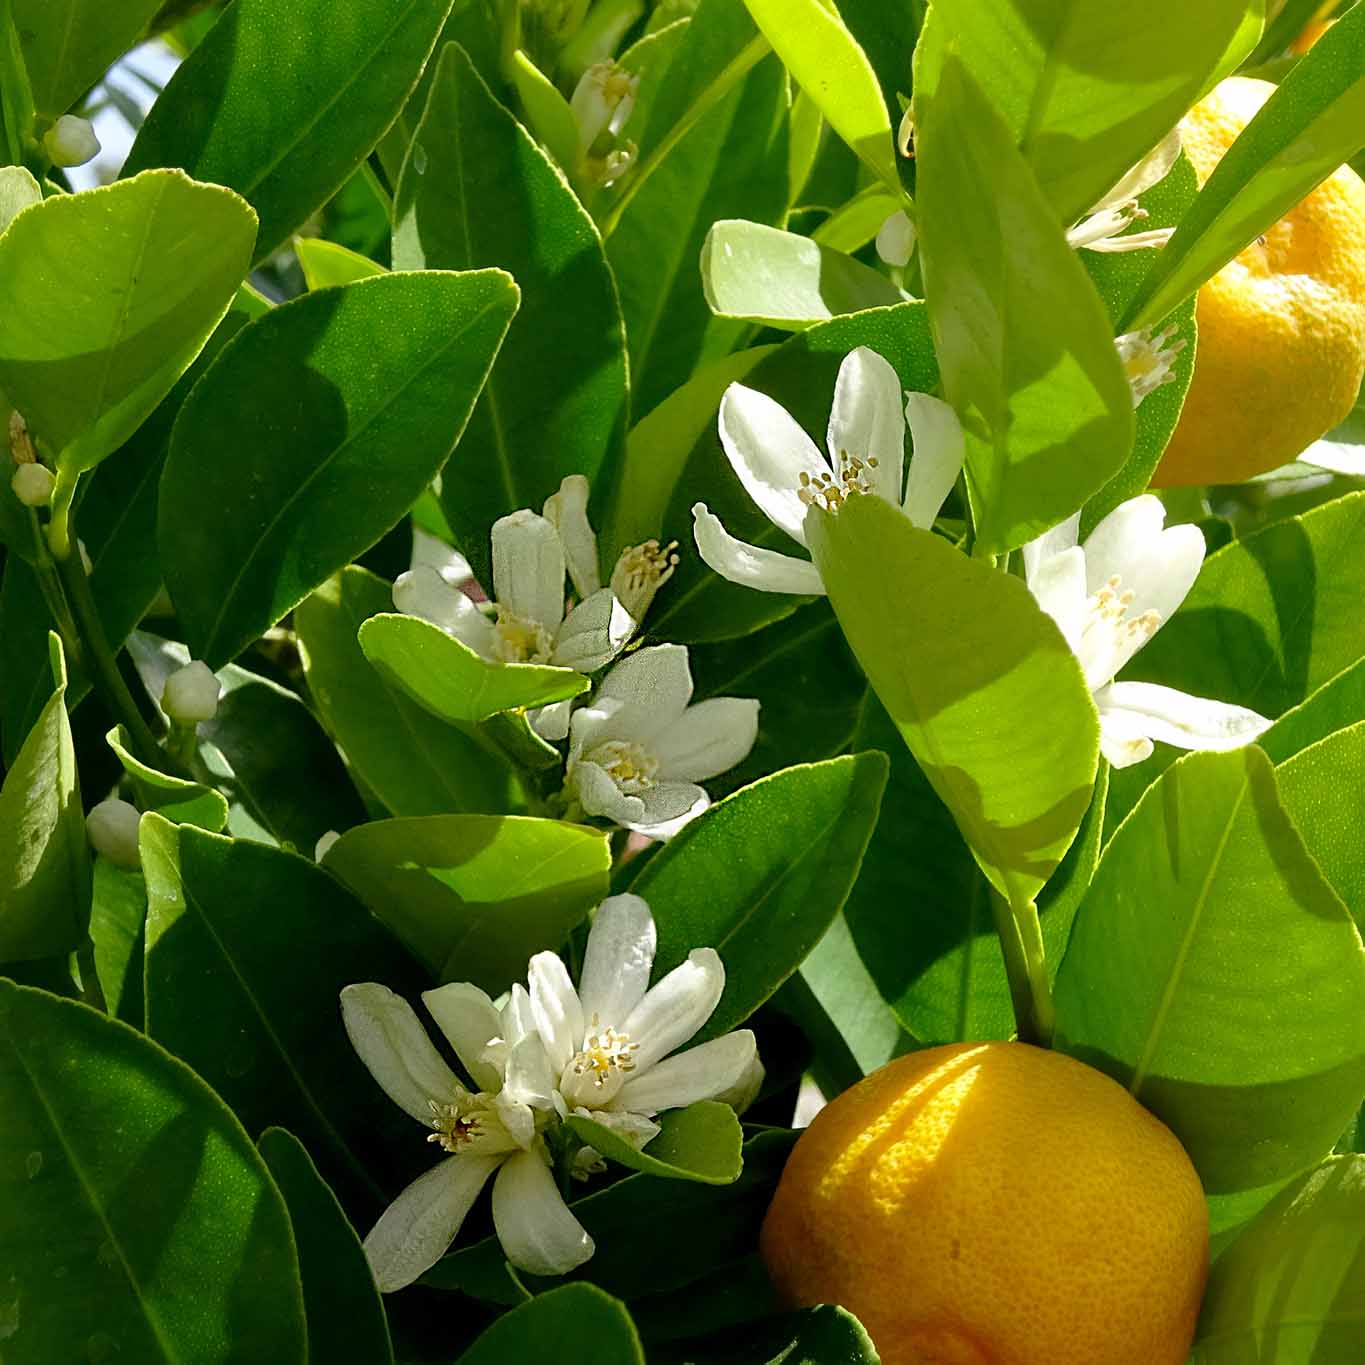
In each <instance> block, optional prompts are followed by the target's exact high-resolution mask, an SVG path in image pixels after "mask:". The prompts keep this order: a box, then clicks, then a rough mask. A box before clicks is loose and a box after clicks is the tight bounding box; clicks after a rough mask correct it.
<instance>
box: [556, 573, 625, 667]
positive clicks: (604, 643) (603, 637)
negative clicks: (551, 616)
mask: <svg viewBox="0 0 1365 1365" xmlns="http://www.w3.org/2000/svg"><path fill="white" fill-rule="evenodd" d="M635 624H636V623H635V621H634V620H633V619H632V617H631V615H630V613H629V612H628V611H627V610H626V609H625V607H623V606H622V605H621V604H620V602H618V601H617V600H616V594H615V593H614V592H612V590H611V589H610V588H601V589H599V590H598V591H597V592H595V593H593V595H592V596H591V597H588V598H585V599H584V600H583V601H582V602H580V603H579V604H578V605H577V606H576V607H575V608H574V609H573V610H572V611H571V612H570V613H569V614H568V616H567V617H566V618H565V620H564V624H563V625H562V626H560V628H559V634H558V635H557V636H556V637H555V652H554V655H553V657H552V658H551V660H550V662H551V663H555V664H558V665H559V666H560V667H561V668H576V669H577V670H578V671H579V672H580V673H596V672H597V670H598V669H599V668H605V667H606V666H607V665H608V664H609V663H610V662H611V661H612V660H613V659H614V658H615V657H616V656H617V655H618V654H619V653H620V652H621V651H622V650H623V649H624V648H625V647H626V645H627V644H628V643H629V641H630V637H631V636H632V635H634V634H635Z"/></svg>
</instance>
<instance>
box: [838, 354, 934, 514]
mask: <svg viewBox="0 0 1365 1365" xmlns="http://www.w3.org/2000/svg"><path fill="white" fill-rule="evenodd" d="M902 414H903V409H902V403H901V381H900V376H899V375H898V374H897V373H896V371H895V369H894V368H893V367H892V365H891V363H890V361H888V360H886V359H885V358H884V357H883V356H880V355H878V354H877V352H876V351H873V350H870V349H869V348H868V347H866V346H859V347H858V348H857V350H854V351H850V352H849V353H848V354H847V355H846V356H845V357H844V361H843V364H842V365H840V366H839V377H838V379H837V380H836V381H835V383H834V406H833V407H832V408H831V409H830V414H829V433H828V437H827V442H828V446H829V458H830V463H831V464H832V465H833V466H834V469H835V472H836V474H837V473H838V472H839V471H841V470H842V468H843V465H844V462H845V461H844V458H843V457H844V456H849V457H852V458H854V459H858V460H861V461H862V462H863V465H864V467H865V468H864V475H865V477H866V478H867V480H868V484H869V486H870V487H871V490H872V492H874V493H876V494H877V496H878V497H882V498H885V499H886V501H887V502H890V503H899V502H900V500H901V471H902V470H903V469H904V467H905V417H904V416H903V415H902ZM872 460H876V462H877V463H876V464H875V465H873V464H871V463H870V462H871V461H872ZM935 510H937V509H935Z"/></svg>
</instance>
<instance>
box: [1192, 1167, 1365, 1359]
mask: <svg viewBox="0 0 1365 1365" xmlns="http://www.w3.org/2000/svg"><path fill="white" fill-rule="evenodd" d="M1362 1302H1365V1157H1360V1156H1344V1157H1333V1158H1331V1159H1330V1160H1328V1161H1324V1162H1323V1163H1322V1165H1321V1166H1319V1167H1318V1168H1317V1169H1316V1170H1314V1171H1310V1172H1308V1174H1307V1175H1305V1176H1303V1177H1302V1178H1300V1179H1298V1180H1296V1181H1295V1182H1294V1183H1293V1184H1292V1185H1290V1186H1289V1187H1288V1188H1287V1189H1286V1190H1285V1191H1284V1192H1283V1193H1282V1194H1281V1195H1280V1196H1279V1197H1278V1198H1277V1199H1276V1200H1275V1201H1274V1202H1273V1203H1272V1204H1271V1205H1270V1206H1269V1207H1268V1208H1266V1209H1265V1211H1264V1212H1262V1213H1261V1214H1260V1216H1259V1217H1257V1219H1256V1220H1255V1222H1253V1223H1252V1224H1251V1225H1250V1227H1248V1228H1247V1229H1246V1231H1245V1232H1243V1233H1242V1235H1241V1236H1240V1237H1239V1238H1238V1239H1237V1241H1236V1242H1234V1243H1233V1245H1232V1246H1231V1247H1230V1248H1229V1250H1228V1251H1227V1252H1226V1253H1225V1254H1224V1255H1223V1256H1222V1257H1220V1258H1219V1260H1218V1262H1217V1264H1216V1265H1215V1266H1214V1267H1213V1271H1212V1274H1211V1275H1210V1276H1209V1283H1208V1288H1207V1290H1206V1291H1205V1294H1204V1307H1203V1312H1202V1313H1201V1315H1200V1319H1199V1330H1198V1332H1197V1334H1196V1336H1195V1344H1194V1354H1193V1355H1192V1356H1191V1357H1190V1360H1191V1365H1241V1362H1243V1361H1249V1360H1265V1361H1283V1362H1286V1365H1288V1363H1289V1362H1298V1361H1304V1362H1308V1361H1311V1362H1312V1363H1313V1365H1351V1362H1353V1361H1357V1360H1359V1359H1360V1358H1361V1354H1362V1352H1365V1318H1362V1316H1361V1312H1360V1305H1361V1303H1362Z"/></svg>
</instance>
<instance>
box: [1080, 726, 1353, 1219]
mask: <svg viewBox="0 0 1365 1365" xmlns="http://www.w3.org/2000/svg"><path fill="white" fill-rule="evenodd" d="M1056 1001H1057V1039H1058V1042H1057V1046H1059V1047H1060V1048H1062V1049H1063V1050H1064V1051H1067V1052H1070V1053H1072V1054H1073V1055H1075V1056H1078V1057H1080V1058H1081V1059H1082V1060H1084V1061H1087V1062H1089V1063H1090V1064H1091V1065H1094V1066H1098V1067H1100V1068H1101V1069H1102V1070H1105V1071H1108V1072H1109V1073H1110V1074H1111V1075H1112V1076H1114V1077H1115V1078H1116V1079H1117V1080H1119V1081H1120V1083H1122V1084H1126V1085H1127V1086H1128V1088H1129V1090H1131V1091H1132V1092H1133V1094H1134V1096H1135V1097H1136V1098H1137V1099H1138V1100H1140V1101H1141V1102H1142V1103H1143V1104H1145V1105H1146V1106H1147V1107H1148V1108H1149V1109H1151V1110H1152V1112H1153V1113H1155V1114H1156V1115H1157V1117H1158V1118H1160V1119H1162V1120H1163V1122H1165V1123H1166V1124H1167V1125H1168V1126H1169V1127H1170V1128H1171V1129H1172V1130H1173V1131H1174V1133H1175V1135H1176V1136H1177V1137H1178V1138H1179V1139H1180V1140H1181V1142H1182V1143H1183V1144H1184V1146H1185V1149H1186V1151H1188V1152H1189V1154H1190V1159H1191V1160H1192V1161H1193V1162H1194V1164H1195V1168H1196V1169H1197V1170H1198V1172H1199V1175H1200V1178H1201V1180H1202V1181H1203V1183H1204V1188H1205V1189H1206V1190H1207V1191H1208V1192H1209V1193H1210V1194H1224V1193H1230V1192H1236V1191H1241V1190H1249V1189H1254V1188H1257V1187H1259V1186H1262V1185H1268V1184H1270V1183H1271V1182H1273V1181H1275V1180H1277V1179H1283V1178H1284V1177H1286V1176H1288V1175H1292V1174H1293V1173H1295V1172H1296V1171H1300V1170H1302V1169H1303V1168H1304V1166H1306V1165H1308V1164H1309V1163H1311V1162H1313V1161H1316V1160H1319V1159H1320V1158H1321V1157H1323V1156H1325V1155H1326V1153H1327V1152H1329V1151H1330V1150H1331V1147H1332V1144H1333V1142H1335V1141H1336V1138H1337V1135H1338V1134H1339V1133H1340V1132H1341V1130H1342V1128H1343V1127H1344V1126H1345V1124H1346V1122H1347V1121H1348V1119H1349V1118H1350V1117H1351V1115H1352V1114H1353V1113H1354V1112H1355V1110H1356V1108H1357V1107H1358V1106H1359V1103H1360V1096H1361V1093H1362V1091H1363V1090H1365V949H1363V948H1362V947H1361V941H1360V935H1359V933H1358V932H1357V931H1356V927H1355V925H1354V924H1353V923H1352V922H1351V917H1350V915H1349V914H1348V913H1347V910H1346V907H1345V906H1344V905H1343V904H1342V903H1341V901H1340V900H1339V899H1338V898H1337V896H1336V894H1335V893H1334V892H1333V890H1332V888H1331V887H1330V886H1329V885H1328V884H1327V882H1326V881H1325V880H1324V879H1323V876H1322V873H1321V872H1320V871H1319V870H1318V868H1317V866H1316V865H1315V864H1314V862H1313V860H1312V859H1311V858H1310V857H1309V855H1308V852H1307V850H1306V849H1305V847H1304V844H1303V840H1302V839H1301V838H1300V836H1299V833H1298V831H1297V830H1296V829H1295V828H1294V826H1293V824H1292V823H1291V821H1290V819H1289V817H1288V815H1286V813H1285V810H1284V807H1283V806H1282V805H1281V803H1280V799H1279V795H1278V793H1277V791H1276V787H1275V777H1274V771H1273V769H1272V768H1271V766H1270V761H1269V760H1268V759H1267V758H1266V756H1265V755H1264V754H1263V753H1262V752H1261V751H1260V750H1259V749H1256V748H1249V749H1239V750H1236V751H1234V752H1232V753H1226V754H1214V753H1200V754H1191V755H1189V756H1188V757H1186V758H1183V759H1181V760H1180V761H1179V762H1178V763H1175V764H1174V765H1172V766H1171V767H1170V768H1169V769H1167V771H1166V773H1165V774H1164V776H1163V777H1162V778H1161V779H1160V781H1158V782H1157V783H1156V784H1155V785H1153V786H1152V787H1151V788H1150V789H1149V790H1148V791H1147V793H1146V795H1145V796H1144V797H1143V798H1142V800H1141V801H1140V802H1139V803H1138V805H1137V807H1136V809H1135V810H1134V811H1133V813H1132V814H1131V815H1130V816H1129V817H1128V819H1127V820H1126V821H1125V822H1124V823H1123V825H1122V826H1121V827H1120V829H1119V830H1118V832H1117V833H1116V834H1115V835H1114V837H1113V839H1112V840H1111V841H1110V843H1109V845H1108V847H1107V848H1106V849H1105V852H1104V857H1103V858H1102V859H1101V860H1100V865H1099V870H1098V871H1097V872H1096V874H1095V880H1094V881H1093V882H1092V883H1091V886H1090V890H1089V892H1088V893H1087V895H1086V897H1085V900H1084V901H1083V902H1082V904H1081V908H1080V912H1079V914H1078V915H1077V917H1076V924H1075V927H1074V929H1073V930H1072V934H1071V944H1070V947H1069V948H1068V950H1067V954H1066V958H1065V960H1064V961H1063V963H1062V966H1061V970H1060V971H1059V972H1058V974H1057V986H1056Z"/></svg>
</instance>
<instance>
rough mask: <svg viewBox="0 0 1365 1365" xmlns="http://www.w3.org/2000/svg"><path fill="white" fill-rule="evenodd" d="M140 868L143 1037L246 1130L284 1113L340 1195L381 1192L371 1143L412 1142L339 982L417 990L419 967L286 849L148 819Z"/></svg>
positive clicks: (380, 1163) (379, 1161) (380, 1147)
mask: <svg viewBox="0 0 1365 1365" xmlns="http://www.w3.org/2000/svg"><path fill="white" fill-rule="evenodd" d="M142 869H143V874H144V875H145V877H146V879H147V896H148V910H147V957H146V993H147V1032H148V1034H149V1035H150V1036H151V1037H153V1038H155V1039H156V1040H157V1041H158V1042H159V1043H161V1044H163V1045H164V1046H165V1047H167V1048H168V1049H170V1050H171V1051H172V1052H174V1053H175V1054H176V1055H177V1056H179V1057H181V1058H182V1059H183V1060H184V1061H186V1062H188V1063H189V1064H190V1065H191V1066H193V1067H194V1069H195V1070H196V1071H197V1072H198V1073H199V1074H200V1075H201V1076H203V1077H204V1079H205V1080H207V1081H209V1082H210V1083H211V1084H212V1085H213V1087H214V1089H215V1090H217V1091H218V1093H219V1094H220V1095H222V1097H223V1098H224V1099H225V1100H226V1101H227V1102H228V1103H229V1104H230V1105H231V1106H232V1107H233V1109H234V1110H235V1112H236V1113H237V1116H238V1117H239V1118H240V1119H241V1120H242V1122H243V1123H244V1124H245V1125H246V1128H247V1131H248V1132H253V1133H259V1132H260V1131H261V1130H262V1129H264V1128H267V1127H269V1126H270V1125H272V1124H280V1125H284V1124H288V1125H289V1128H290V1131H291V1132H295V1133H301V1134H303V1135H304V1139H305V1140H306V1141H307V1142H308V1143H309V1147H310V1150H311V1151H313V1152H314V1153H316V1154H317V1156H318V1159H319V1160H320V1161H322V1162H323V1169H324V1170H325V1171H326V1172H327V1175H328V1178H329V1180H331V1181H332V1182H334V1183H336V1182H341V1185H340V1188H342V1189H343V1190H344V1191H345V1193H346V1195H347V1196H348V1197H350V1196H352V1195H354V1196H356V1197H357V1198H360V1199H362V1200H369V1201H371V1202H375V1201H377V1199H378V1197H379V1189H378V1188H377V1185H378V1181H379V1178H380V1177H379V1173H380V1172H382V1171H383V1170H384V1169H385V1163H384V1160H383V1157H382V1153H384V1152H385V1151H386V1150H388V1149H390V1148H389V1142H390V1141H391V1142H392V1149H393V1150H397V1149H399V1148H400V1147H401V1146H402V1144H403V1139H404V1137H407V1138H409V1139H410V1138H411V1122H412V1121H411V1120H410V1119H408V1118H407V1116H406V1115H404V1114H403V1113H402V1112H401V1111H400V1110H399V1109H398V1108H397V1107H396V1106H395V1105H394V1104H393V1103H392V1102H391V1101H390V1100H389V1099H388V1098H387V1097H386V1096H385V1095H384V1094H383V1092H382V1091H380V1089H379V1087H378V1086H376V1085H375V1084H374V1082H373V1081H372V1080H371V1078H370V1075H369V1072H368V1071H366V1069H365V1068H364V1066H363V1065H362V1064H361V1062H360V1060H359V1058H358V1057H357V1056H356V1055H355V1053H354V1052H353V1051H352V1049H351V1046H350V1044H349V1042H348V1041H347V1039H346V1034H345V1031H344V1030H343V1028H342V1024H341V1010H340V1006H339V1005H338V1003H337V1002H338V997H339V995H340V993H341V989H342V987H344V986H349V985H350V984H351V983H352V982H356V981H371V980H373V981H381V982H383V983H384V984H386V985H387V986H389V987H390V988H391V989H392V990H395V991H397V992H399V993H400V994H402V995H406V996H409V997H415V996H416V994H417V992H418V991H419V990H420V989H421V988H422V987H423V986H424V985H425V984H426V983H425V981H423V979H422V976H421V973H420V972H419V971H418V970H417V969H416V966H415V964H413V962H412V961H411V959H410V958H409V957H408V956H407V954H406V953H404V952H403V950H402V949H401V948H400V947H399V946H398V944H397V943H396V942H395V941H394V940H393V938H392V937H391V936H390V935H389V934H388V933H387V931H386V930H385V929H384V928H383V926H382V925H380V924H378V923H376V921H375V920H374V919H373V918H372V917H371V916H370V915H369V914H368V913H367V912H366V910H365V909H364V907H363V906H361V905H360V904H359V903H358V902H356V901H355V900H353V899H352V898H351V897H350V896H348V895H347V894H346V892H345V891H344V890H343V888H341V887H339V886H338V885H337V884H336V882H335V881H334V880H333V879H332V878H330V877H329V876H327V874H326V873H325V872H323V871H322V870H321V869H320V868H317V867H315V866H314V865H313V864H312V863H310V862H308V861H306V860H305V859H303V858H300V857H297V856H295V855H294V854H290V853H282V852H280V851H279V850H277V849H273V848H269V847H267V846H266V845H264V844H256V843H250V842H247V841H244V840H234V839H224V838H221V837H219V836H218V835H215V834H208V833H206V832H204V831H202V830H198V829H195V828H194V827H193V826H192V825H178V826H177V825H171V824H170V823H168V822H167V821H165V820H163V819H161V817H160V816H158V815H155V814H150V815H144V816H143V818H142ZM300 944H307V945H309V946H308V950H307V951H306V952H300V951H299V950H298V945H300ZM418 1155H420V1153H417V1152H414V1153H413V1156H414V1157H416V1156H418Z"/></svg>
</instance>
